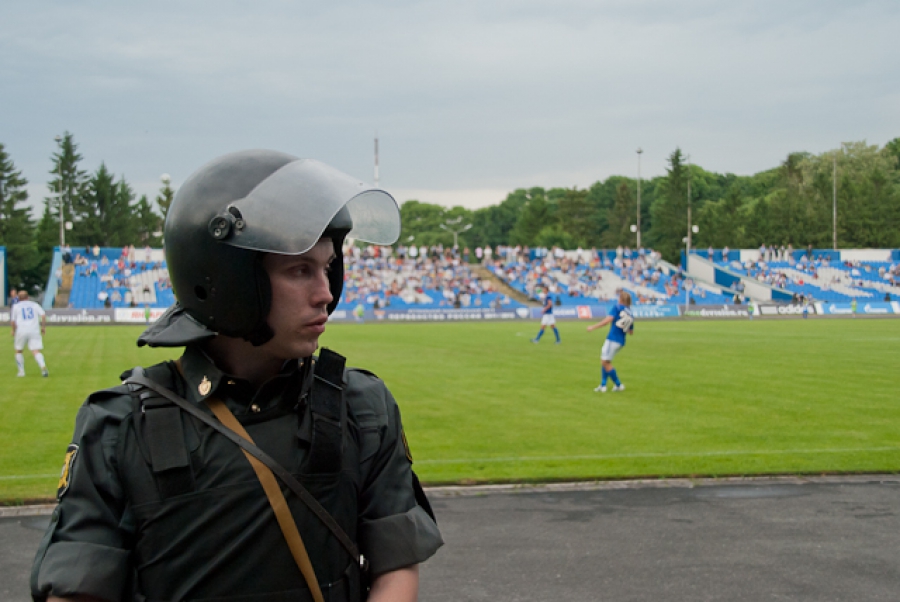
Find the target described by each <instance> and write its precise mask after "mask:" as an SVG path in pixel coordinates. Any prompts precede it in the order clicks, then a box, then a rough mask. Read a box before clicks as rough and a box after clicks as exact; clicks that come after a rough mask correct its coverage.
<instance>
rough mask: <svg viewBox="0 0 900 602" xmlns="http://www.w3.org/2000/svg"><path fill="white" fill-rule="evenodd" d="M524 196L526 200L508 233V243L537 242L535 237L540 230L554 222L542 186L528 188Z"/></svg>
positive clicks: (530, 243)
mask: <svg viewBox="0 0 900 602" xmlns="http://www.w3.org/2000/svg"><path fill="white" fill-rule="evenodd" d="M525 196H526V198H527V201H526V202H525V204H524V205H523V207H522V211H521V212H520V214H519V219H518V220H516V225H515V226H514V227H513V229H512V231H510V233H509V244H511V245H523V246H529V247H531V246H535V245H537V244H538V242H537V237H538V234H539V233H540V232H541V230H543V229H544V228H546V227H548V226H554V225H555V224H556V216H555V215H554V213H555V212H554V210H553V207H552V206H551V204H550V203H549V202H548V201H547V193H546V191H545V190H544V189H543V188H538V187H536V188H530V189H529V190H528V191H527V192H526V193H525Z"/></svg>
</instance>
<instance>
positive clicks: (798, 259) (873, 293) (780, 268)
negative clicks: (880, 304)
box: [706, 245, 900, 302]
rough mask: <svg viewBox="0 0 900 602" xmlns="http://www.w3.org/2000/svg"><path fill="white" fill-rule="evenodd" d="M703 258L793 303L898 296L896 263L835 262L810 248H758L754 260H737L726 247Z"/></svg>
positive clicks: (899, 264)
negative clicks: (790, 298)
mask: <svg viewBox="0 0 900 602" xmlns="http://www.w3.org/2000/svg"><path fill="white" fill-rule="evenodd" d="M706 257H707V258H711V259H712V260H713V261H714V262H715V263H716V264H717V265H720V266H722V267H726V268H728V269H729V270H731V271H732V272H735V273H737V274H740V275H742V276H747V277H749V278H753V279H755V280H757V281H759V282H763V283H765V284H768V285H770V286H774V287H777V288H781V289H785V290H788V291H790V292H791V293H793V295H794V298H795V301H802V300H812V299H815V300H820V301H828V302H849V301H851V300H852V299H854V298H866V299H871V300H877V301H882V300H883V301H890V300H892V299H893V298H896V296H898V295H900V262H889V261H865V262H863V261H858V260H857V261H852V260H847V261H839V260H833V259H832V258H831V257H830V256H829V254H827V253H821V252H820V253H816V252H814V251H813V250H812V249H811V248H809V249H807V250H805V251H795V250H794V249H793V248H792V247H791V245H788V246H787V247H784V246H781V247H778V248H776V247H774V246H765V245H762V246H760V248H759V253H758V254H757V255H756V257H753V258H747V257H746V256H745V258H744V260H743V261H741V258H740V256H739V253H737V252H731V251H730V250H729V249H728V248H727V247H726V248H724V249H722V250H721V252H719V251H716V250H714V249H709V250H707V251H706Z"/></svg>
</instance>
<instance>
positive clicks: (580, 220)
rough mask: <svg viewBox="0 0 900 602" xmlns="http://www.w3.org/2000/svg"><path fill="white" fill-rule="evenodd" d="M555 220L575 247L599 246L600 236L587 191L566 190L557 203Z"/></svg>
mask: <svg viewBox="0 0 900 602" xmlns="http://www.w3.org/2000/svg"><path fill="white" fill-rule="evenodd" d="M556 219H557V223H558V224H559V225H560V226H561V227H562V229H563V231H565V232H566V233H567V235H568V236H569V237H571V239H572V241H573V243H574V246H575V247H582V248H590V247H593V246H595V245H597V244H599V242H600V234H599V232H598V231H597V230H598V229H597V224H596V221H595V220H594V208H593V206H592V204H591V201H590V199H589V198H588V191H587V190H578V189H577V188H572V189H567V190H566V191H565V193H564V194H563V196H562V197H561V198H560V199H559V201H557V209H556ZM557 246H560V245H557Z"/></svg>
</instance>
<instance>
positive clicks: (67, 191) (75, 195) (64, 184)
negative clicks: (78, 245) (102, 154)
mask: <svg viewBox="0 0 900 602" xmlns="http://www.w3.org/2000/svg"><path fill="white" fill-rule="evenodd" d="M81 158H82V157H81V154H80V153H79V152H78V145H77V144H75V141H74V138H73V136H72V134H71V133H69V132H65V133H64V134H63V135H62V136H57V150H56V152H54V153H53V155H52V160H53V167H52V169H50V172H49V173H50V178H51V179H50V181H48V182H47V188H48V190H49V191H50V196H48V197H46V198H45V199H44V203H45V204H46V205H47V206H48V207H50V209H51V214H52V215H53V217H54V221H55V222H56V227H57V231H58V230H59V220H60V210H61V211H62V217H63V218H64V220H65V221H67V222H69V221H72V222H74V221H75V219H77V214H78V213H79V208H80V207H81V205H82V202H83V199H82V197H83V195H84V192H85V185H86V183H87V172H86V171H85V170H83V169H81V167H80V162H81ZM67 242H71V241H67ZM57 244H59V236H57ZM48 262H49V260H48Z"/></svg>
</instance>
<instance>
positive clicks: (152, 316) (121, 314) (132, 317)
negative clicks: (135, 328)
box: [115, 307, 166, 324]
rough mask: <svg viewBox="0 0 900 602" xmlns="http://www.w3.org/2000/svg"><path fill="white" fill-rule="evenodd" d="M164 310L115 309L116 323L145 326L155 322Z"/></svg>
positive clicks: (140, 308)
mask: <svg viewBox="0 0 900 602" xmlns="http://www.w3.org/2000/svg"><path fill="white" fill-rule="evenodd" d="M165 311H166V308H162V307H159V308H143V307H117V308H116V310H115V312H116V322H126V323H139V324H147V323H148V322H156V321H157V320H158V319H159V317H160V316H161V315H163V313H165Z"/></svg>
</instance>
